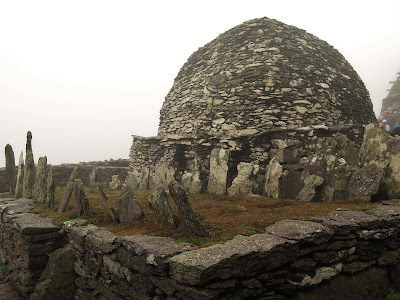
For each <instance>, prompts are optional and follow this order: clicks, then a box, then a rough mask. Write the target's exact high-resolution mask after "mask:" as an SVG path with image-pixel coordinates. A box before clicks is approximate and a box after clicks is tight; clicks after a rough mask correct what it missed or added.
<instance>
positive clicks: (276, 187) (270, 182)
mask: <svg viewBox="0 0 400 300" xmlns="http://www.w3.org/2000/svg"><path fill="white" fill-rule="evenodd" d="M282 170H283V168H282V166H281V164H280V163H279V160H278V159H277V158H276V157H274V158H273V159H271V161H270V162H269V165H268V166H267V171H266V172H265V186H264V193H265V196H267V197H272V198H279V193H280V188H281V187H280V178H281V176H282Z"/></svg>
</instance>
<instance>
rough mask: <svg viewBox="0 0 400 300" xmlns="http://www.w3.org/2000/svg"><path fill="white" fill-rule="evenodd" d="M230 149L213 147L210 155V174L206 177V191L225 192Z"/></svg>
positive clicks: (218, 193)
mask: <svg viewBox="0 0 400 300" xmlns="http://www.w3.org/2000/svg"><path fill="white" fill-rule="evenodd" d="M229 160H230V151H229V150H226V149H219V148H215V149H213V150H212V151H211V155H210V175H209V177H208V186H207V189H208V192H209V193H210V194H216V195H224V194H226V188H227V179H228V170H229Z"/></svg>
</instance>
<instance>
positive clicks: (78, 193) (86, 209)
mask: <svg viewBox="0 0 400 300" xmlns="http://www.w3.org/2000/svg"><path fill="white" fill-rule="evenodd" d="M73 190H74V198H75V212H76V215H77V216H78V217H80V216H89V215H90V206H89V200H88V198H87V196H86V193H85V190H84V188H83V183H82V180H80V179H79V178H78V179H75V180H74V188H73Z"/></svg>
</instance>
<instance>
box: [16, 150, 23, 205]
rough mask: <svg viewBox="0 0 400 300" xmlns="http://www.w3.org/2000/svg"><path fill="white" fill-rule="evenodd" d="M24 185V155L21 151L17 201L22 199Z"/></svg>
mask: <svg viewBox="0 0 400 300" xmlns="http://www.w3.org/2000/svg"><path fill="white" fill-rule="evenodd" d="M23 184H24V153H23V152H22V151H21V155H20V156H19V164H18V173H17V185H16V187H15V199H19V198H21V197H22V191H23Z"/></svg>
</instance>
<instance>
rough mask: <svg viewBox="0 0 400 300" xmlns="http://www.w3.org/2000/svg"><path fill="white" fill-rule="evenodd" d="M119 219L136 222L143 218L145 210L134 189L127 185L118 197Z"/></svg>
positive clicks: (125, 221) (124, 221)
mask: <svg viewBox="0 0 400 300" xmlns="http://www.w3.org/2000/svg"><path fill="white" fill-rule="evenodd" d="M118 207H119V221H120V222H121V223H134V222H135V221H137V220H139V219H141V218H143V216H144V214H143V210H142V207H141V206H140V204H139V202H138V201H137V199H136V197H135V194H134V193H133V190H132V189H131V188H130V187H129V186H126V187H125V188H124V190H123V192H122V193H121V195H119V197H118Z"/></svg>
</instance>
